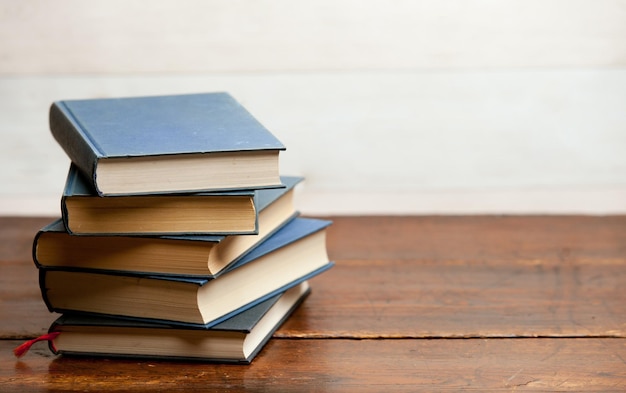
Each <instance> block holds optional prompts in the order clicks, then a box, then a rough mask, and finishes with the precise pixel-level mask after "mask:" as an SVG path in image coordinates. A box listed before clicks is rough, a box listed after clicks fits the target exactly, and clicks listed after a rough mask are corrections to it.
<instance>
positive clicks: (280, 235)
mask: <svg viewBox="0 0 626 393" xmlns="http://www.w3.org/2000/svg"><path fill="white" fill-rule="evenodd" d="M331 223H332V222H331V221H328V220H320V219H312V218H295V219H294V220H292V221H290V222H289V223H287V224H286V225H285V226H283V227H282V228H281V229H280V230H278V231H277V232H275V233H274V234H273V235H272V236H270V237H269V238H268V239H266V240H265V241H263V242H262V243H261V244H259V245H258V246H256V247H255V248H254V249H252V250H251V251H250V252H249V253H247V254H246V255H245V256H244V257H243V258H241V259H239V260H238V261H237V262H236V263H233V264H231V265H230V266H228V267H227V268H226V269H224V270H223V271H221V272H220V274H219V275H216V276H211V277H198V276H174V275H158V274H157V275H145V274H133V273H129V272H119V273H118V272H115V273H108V274H109V275H117V276H125V277H141V278H142V281H143V280H162V281H170V282H179V283H184V284H189V285H191V286H194V287H197V288H199V287H202V286H204V285H207V284H209V283H210V282H211V281H213V280H219V277H220V276H222V275H226V274H228V273H230V272H233V273H235V270H237V269H238V268H240V267H242V266H244V265H246V264H249V263H252V262H254V261H256V260H258V259H259V258H261V257H262V256H265V255H267V254H270V253H272V252H274V251H276V250H278V249H280V248H283V247H285V246H287V245H289V244H292V243H294V242H297V241H298V240H300V239H303V238H305V237H307V236H309V235H312V234H314V233H317V232H319V231H322V230H324V229H326V228H327V227H328V226H329V225H331ZM293 262H294V263H295V264H297V263H298V261H293ZM333 265H334V263H333V262H332V261H328V262H327V263H326V264H324V265H322V266H320V267H319V268H316V269H315V270H313V271H311V272H309V273H307V274H305V275H303V276H300V277H298V278H297V279H294V280H292V281H290V282H288V283H287V284H285V285H282V286H281V287H279V288H273V290H271V291H270V292H268V293H266V294H264V295H263V296H260V297H258V298H256V300H255V301H254V302H252V303H249V304H246V305H245V306H242V307H240V308H237V309H234V310H232V311H231V312H229V313H227V314H224V315H222V316H221V317H219V318H217V319H214V320H212V321H210V322H208V323H207V327H208V326H214V325H215V324H218V323H220V322H223V321H225V320H226V319H228V318H230V317H232V316H234V315H236V314H238V313H239V312H241V311H243V310H244V309H247V308H249V307H251V306H253V305H255V304H258V303H259V302H262V301H264V300H267V299H269V298H270V297H272V296H274V295H276V294H277V293H281V292H284V291H286V290H287V289H289V288H291V287H293V286H295V285H298V284H300V283H302V282H304V281H306V280H309V279H310V278H312V277H314V276H316V275H318V274H321V273H322V272H324V271H326V270H328V269H330V268H331V267H332V266H333ZM54 270H63V269H54V268H40V269H39V272H40V274H39V285H40V288H41V293H42V298H43V300H44V302H45V304H46V305H47V307H48V309H49V310H50V311H53V312H68V311H73V310H66V309H58V308H56V307H55V306H54V305H53V304H51V303H50V301H49V299H48V297H47V290H48V289H47V288H48V286H47V285H46V274H47V272H48V271H54ZM92 274H96V275H100V274H107V273H92ZM134 282H139V280H137V281H134ZM121 317H123V318H125V317H124V316H121ZM128 318H131V319H132V318H133V317H128ZM152 319H153V320H158V319H157V318H152ZM167 323H171V324H177V325H188V322H182V321H172V320H167Z"/></svg>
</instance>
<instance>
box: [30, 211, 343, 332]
mask: <svg viewBox="0 0 626 393" xmlns="http://www.w3.org/2000/svg"><path fill="white" fill-rule="evenodd" d="M330 224H331V222H330V221H326V220H317V219H310V218H295V219H294V220H292V221H290V222H289V223H288V224H286V225H285V226H283V227H282V228H281V229H280V230H278V231H276V232H275V233H274V234H273V235H272V236H270V237H269V238H268V239H267V240H265V241H264V242H262V243H261V244H259V245H258V246H257V247H255V248H254V249H252V250H251V251H250V252H249V253H247V254H246V256H245V257H243V258H241V259H240V260H238V261H237V262H236V263H233V264H231V265H230V266H229V267H228V268H227V269H226V270H225V271H224V272H223V273H222V274H221V275H219V276H218V277H216V278H213V277H206V278H197V277H195V278H194V277H181V276H171V275H168V276H163V275H152V276H145V275H144V276H142V275H131V274H106V273H103V272H83V271H69V270H57V269H53V268H41V269H39V271H40V276H39V278H40V287H41V293H42V297H43V299H44V301H45V303H46V305H47V306H48V309H49V310H50V311H55V312H82V313H91V314H103V315H112V316H118V317H126V318H140V319H151V320H157V321H169V323H183V324H184V323H192V324H203V325H207V326H212V325H214V324H216V323H219V322H222V321H224V320H225V319H227V318H229V317H231V316H233V315H235V314H237V313H239V312H241V311H243V310H245V309H247V308H249V307H251V306H252V305H254V304H257V303H259V302H260V301H263V300H266V299H268V298H270V297H271V296H274V295H275V294H277V293H280V292H283V291H285V290H287V289H289V288H291V287H293V286H295V285H297V284H299V283H301V282H303V281H306V280H308V279H309V278H311V277H313V276H315V275H317V274H320V273H322V272H324V271H326V270H328V269H329V268H330V267H332V265H333V263H332V262H331V261H329V259H328V254H327V251H326V228H327V227H328V226H329V225H330Z"/></svg>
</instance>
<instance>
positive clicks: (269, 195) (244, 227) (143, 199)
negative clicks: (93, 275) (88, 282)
mask: <svg viewBox="0 0 626 393" xmlns="http://www.w3.org/2000/svg"><path fill="white" fill-rule="evenodd" d="M302 180H303V179H302V178H301V177H290V176H282V177H281V184H282V187H280V188H275V189H259V190H237V191H215V192H198V193H190V194H154V195H143V194H142V195H116V196H107V197H100V196H98V195H97V193H96V191H95V190H94V189H93V187H92V186H91V184H89V183H88V182H87V181H86V179H85V177H84V176H83V175H82V174H80V172H79V171H78V170H77V168H76V166H75V165H74V164H71V165H70V169H69V171H68V176H67V179H66V182H65V187H64V190H63V196H62V198H61V215H62V218H63V222H64V223H65V227H66V229H67V231H68V232H69V233H71V234H74V235H103V236H104V235H164V234H208V233H210V234H214V235H232V234H256V233H258V231H259V223H258V214H259V212H260V211H262V210H263V209H265V208H266V207H267V206H268V205H269V204H271V203H273V202H274V201H276V200H277V199H279V198H280V197H282V196H284V195H285V194H287V193H288V192H290V191H291V190H292V189H293V187H295V185H296V184H297V183H299V182H300V181H302Z"/></svg>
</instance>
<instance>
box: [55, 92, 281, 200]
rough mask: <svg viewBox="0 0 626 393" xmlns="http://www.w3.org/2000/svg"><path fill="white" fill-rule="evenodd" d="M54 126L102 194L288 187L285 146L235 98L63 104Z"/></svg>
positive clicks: (156, 98)
mask: <svg viewBox="0 0 626 393" xmlns="http://www.w3.org/2000/svg"><path fill="white" fill-rule="evenodd" d="M49 120H50V130H51V132H52V134H53V136H54V138H55V139H56V140H57V142H58V143H59V145H60V146H61V147H62V148H63V149H64V150H65V152H66V154H67V155H68V156H69V158H70V159H71V160H72V162H74V163H75V164H76V165H77V166H78V168H79V169H80V171H81V172H82V173H84V174H85V175H86V177H87V178H88V179H90V181H91V183H92V184H93V186H94V189H95V190H96V192H97V193H98V195H112V194H136V193H157V192H190V191H200V190H204V191H207V190H220V189H243V188H262V187H273V186H279V185H280V181H279V174H278V152H279V151H281V150H285V147H284V145H283V144H282V143H281V142H280V141H279V140H278V139H277V138H276V137H275V136H274V135H273V134H272V133H270V132H269V131H268V130H267V129H266V128H265V127H264V126H263V125H262V124H261V123H259V121H258V120H256V119H255V118H254V117H253V116H252V115H251V114H250V113H249V112H248V111H247V110H246V109H245V108H244V107H243V106H242V105H241V104H239V103H238V102H237V101H236V100H235V99H234V98H233V97H231V96H230V95H229V94H228V93H222V92H220V93H202V94H181V95H165V96H144V97H123V98H101V99H84V100H62V101H56V102H54V103H53V104H52V105H51V107H50V115H49Z"/></svg>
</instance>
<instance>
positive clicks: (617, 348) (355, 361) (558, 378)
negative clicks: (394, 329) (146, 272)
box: [0, 339, 626, 393]
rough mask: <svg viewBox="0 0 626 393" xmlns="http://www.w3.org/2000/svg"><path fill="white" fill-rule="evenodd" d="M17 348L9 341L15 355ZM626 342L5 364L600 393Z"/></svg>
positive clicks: (51, 387)
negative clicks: (233, 361)
mask: <svg viewBox="0 0 626 393" xmlns="http://www.w3.org/2000/svg"><path fill="white" fill-rule="evenodd" d="M13 345H16V342H14V341H0V353H2V354H6V353H7V352H8V351H10V349H11V347H12V346H13ZM625 359H626V341H625V340H623V339H521V340H520V339H472V340H461V339H460V340H415V339H409V340H343V339H339V340H337V339H332V340H330V339H326V340H319V339H317V340H296V339H284V340H283V339H273V340H271V341H270V342H269V343H268V345H267V346H266V347H265V348H264V350H263V352H261V354H259V356H258V357H257V358H256V359H255V360H254V361H253V362H252V364H251V365H249V366H240V365H214V364H205V363H191V362H167V361H142V360H111V359H89V358H87V359H80V358H64V357H58V358H55V357H51V355H50V354H49V352H47V349H45V348H43V345H38V346H37V348H36V349H34V350H33V352H31V353H29V354H27V355H26V357H24V358H23V359H21V360H17V361H16V360H14V359H11V358H10V357H9V356H6V355H3V356H1V357H0V390H2V391H3V392H7V393H8V392H22V393H23V392H48V391H58V392H61V391H83V390H84V391H91V390H98V391H114V392H137V391H141V392H162V391H174V390H176V391H178V390H179V389H180V390H190V391H197V390H201V391H216V392H217V391H229V392H230V391H271V392H283V391H302V392H304V391H316V392H340V391H345V392H351V391H358V392H365V391H370V392H380V391H385V390H390V391H394V392H396V391H407V392H409V391H410V392H415V391H433V390H437V391H440V390H443V391H459V390H474V391H502V390H515V389H520V390H521V389H524V390H527V391H597V392H616V391H623V390H624V389H626V362H625Z"/></svg>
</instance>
